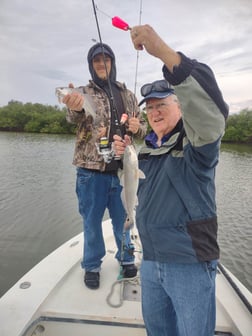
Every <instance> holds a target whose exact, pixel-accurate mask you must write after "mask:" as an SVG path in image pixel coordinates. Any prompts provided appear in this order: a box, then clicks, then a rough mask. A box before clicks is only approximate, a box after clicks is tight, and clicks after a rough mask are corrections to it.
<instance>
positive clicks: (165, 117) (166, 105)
mask: <svg viewBox="0 0 252 336" xmlns="http://www.w3.org/2000/svg"><path fill="white" fill-rule="evenodd" d="M175 98H176V96H173V95H171V96H169V97H167V98H162V99H157V98H151V99H148V100H147V102H146V113H147V116H148V121H149V123H150V126H151V128H152V129H153V131H154V132H155V133H156V134H157V136H158V138H159V139H161V138H162V137H163V136H164V135H166V134H168V133H169V132H171V131H172V130H173V128H174V127H175V126H176V124H177V122H178V121H179V119H180V118H181V111H180V107H179V104H178V102H177V100H176V99H175Z"/></svg>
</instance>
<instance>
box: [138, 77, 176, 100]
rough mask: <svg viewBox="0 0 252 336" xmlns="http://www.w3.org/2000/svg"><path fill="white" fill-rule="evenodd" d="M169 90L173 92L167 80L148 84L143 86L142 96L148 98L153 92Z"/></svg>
mask: <svg viewBox="0 0 252 336" xmlns="http://www.w3.org/2000/svg"><path fill="white" fill-rule="evenodd" d="M168 90H172V88H171V86H170V84H169V83H168V82H167V81H166V80H164V79H161V80H157V81H155V82H153V83H148V84H145V85H143V86H142V87H141V95H142V96H143V97H146V96H147V95H148V94H150V93H151V92H153V91H156V92H165V91H168Z"/></svg>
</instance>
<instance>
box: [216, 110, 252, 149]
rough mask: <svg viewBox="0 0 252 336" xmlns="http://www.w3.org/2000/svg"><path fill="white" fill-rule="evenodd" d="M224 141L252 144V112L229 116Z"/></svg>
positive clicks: (241, 112) (247, 111)
mask: <svg viewBox="0 0 252 336" xmlns="http://www.w3.org/2000/svg"><path fill="white" fill-rule="evenodd" d="M222 141H223V142H240V143H252V110H248V109H245V110H242V111H240V113H239V114H231V115H230V116H229V118H228V120H227V125H226V131H225V134H224V137H223V139H222Z"/></svg>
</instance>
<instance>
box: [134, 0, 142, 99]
mask: <svg viewBox="0 0 252 336" xmlns="http://www.w3.org/2000/svg"><path fill="white" fill-rule="evenodd" d="M142 9H143V1H142V0H140V8H139V26H140V25H141V23H142V22H141V21H142ZM138 61H139V50H137V59H136V72H135V87H134V95H135V96H136V87H137V76H138Z"/></svg>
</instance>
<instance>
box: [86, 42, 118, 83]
mask: <svg viewBox="0 0 252 336" xmlns="http://www.w3.org/2000/svg"><path fill="white" fill-rule="evenodd" d="M103 53H104V54H106V55H108V56H109V57H110V58H111V71H110V74H109V79H110V81H111V82H112V83H114V82H116V65H115V54H114V52H113V50H112V49H111V48H110V46H108V45H107V44H105V43H96V44H95V45H93V46H92V47H91V48H90V49H89V52H88V55H87V61H88V65H89V72H90V74H91V77H92V79H93V81H94V82H95V83H96V84H98V85H100V86H102V85H103V84H105V83H107V80H103V79H100V78H99V77H98V76H97V75H96V72H95V71H94V68H93V64H92V60H93V58H94V57H95V56H96V55H98V54H103Z"/></svg>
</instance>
